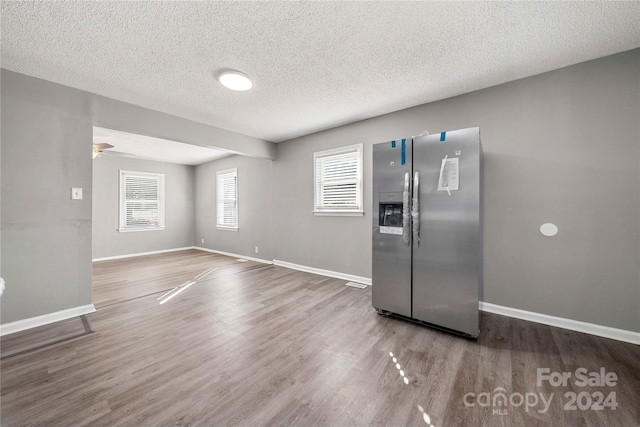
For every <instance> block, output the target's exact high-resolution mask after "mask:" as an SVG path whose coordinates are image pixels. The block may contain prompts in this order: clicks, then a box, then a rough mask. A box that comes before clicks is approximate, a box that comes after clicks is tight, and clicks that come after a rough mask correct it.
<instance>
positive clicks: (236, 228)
mask: <svg viewBox="0 0 640 427" xmlns="http://www.w3.org/2000/svg"><path fill="white" fill-rule="evenodd" d="M216 229H218V230H222V231H238V227H220V226H219V225H218V226H216Z"/></svg>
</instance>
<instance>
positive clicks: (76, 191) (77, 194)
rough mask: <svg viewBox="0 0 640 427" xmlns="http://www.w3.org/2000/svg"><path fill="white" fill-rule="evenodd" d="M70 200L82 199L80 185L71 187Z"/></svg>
mask: <svg viewBox="0 0 640 427" xmlns="http://www.w3.org/2000/svg"><path fill="white" fill-rule="evenodd" d="M71 200H82V188H81V187H72V188H71Z"/></svg>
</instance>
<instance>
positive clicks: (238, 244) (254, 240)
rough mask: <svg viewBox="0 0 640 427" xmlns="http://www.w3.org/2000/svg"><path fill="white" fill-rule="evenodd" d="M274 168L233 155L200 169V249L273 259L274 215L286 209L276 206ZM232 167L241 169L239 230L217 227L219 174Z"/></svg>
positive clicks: (198, 207)
mask: <svg viewBox="0 0 640 427" xmlns="http://www.w3.org/2000/svg"><path fill="white" fill-rule="evenodd" d="M272 165H273V162H272V161H270V160H265V159H256V158H250V157H243V156H231V157H225V158H223V159H220V160H216V161H213V162H210V163H206V164H203V165H199V166H196V246H199V247H203V248H208V249H215V250H219V251H223V252H230V253H234V254H240V255H245V256H250V257H255V258H261V259H265V260H272V259H273V256H274V251H273V245H274V239H273V232H272V230H273V228H272V227H273V226H272V222H273V220H272V216H273V215H275V216H278V215H279V212H281V211H282V210H281V209H277V208H276V209H274V207H273V205H272V201H273V189H272V177H273V172H272ZM231 168H238V221H239V223H238V231H228V230H218V229H217V228H216V172H217V171H221V170H225V169H231ZM202 239H204V241H205V243H204V244H203V243H202ZM278 242H279V239H276V240H275V244H278ZM256 246H258V249H259V253H257V254H256V253H255V252H254V248H255V247H256Z"/></svg>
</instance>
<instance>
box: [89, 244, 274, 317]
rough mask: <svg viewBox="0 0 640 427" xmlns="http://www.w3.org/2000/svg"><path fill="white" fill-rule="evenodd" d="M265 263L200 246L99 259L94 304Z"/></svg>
mask: <svg viewBox="0 0 640 427" xmlns="http://www.w3.org/2000/svg"><path fill="white" fill-rule="evenodd" d="M263 265H264V264H263V263H260V262H256V261H249V260H245V262H238V260H237V258H232V257H228V256H225V255H220V254H216V253H211V252H205V251H200V250H197V249H187V250H184V251H177V252H168V253H162V254H153V255H144V256H139V257H134V258H122V259H116V260H107V261H97V262H94V263H93V304H94V305H95V306H96V307H104V306H105V305H109V304H115V303H118V302H123V301H129V300H131V299H134V298H139V297H142V296H145V295H151V294H153V293H156V292H160V291H167V290H169V289H172V288H174V287H176V286H180V285H181V284H183V283H185V282H187V281H189V280H194V279H195V278H198V277H200V276H201V275H202V274H206V276H207V277H209V278H211V277H222V276H227V275H229V274H235V273H237V272H239V271H244V270H249V269H251V268H256V267H260V266H263Z"/></svg>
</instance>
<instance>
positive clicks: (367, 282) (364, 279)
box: [273, 259, 371, 286]
mask: <svg viewBox="0 0 640 427" xmlns="http://www.w3.org/2000/svg"><path fill="white" fill-rule="evenodd" d="M273 263H274V264H275V265H279V266H280V267H286V268H291V269H292V270H299V271H304V272H306V273H313V274H320V275H321V276H329V277H335V278H337V279H343V280H347V281H350V282H357V283H362V284H365V285H369V286H371V279H370V278H368V277H362V276H354V275H353V274H346V273H340V272H338V271H331V270H323V269H320V268H314V267H307V266H306V265H299V264H294V263H291V262H286V261H279V260H276V259H274V260H273Z"/></svg>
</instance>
